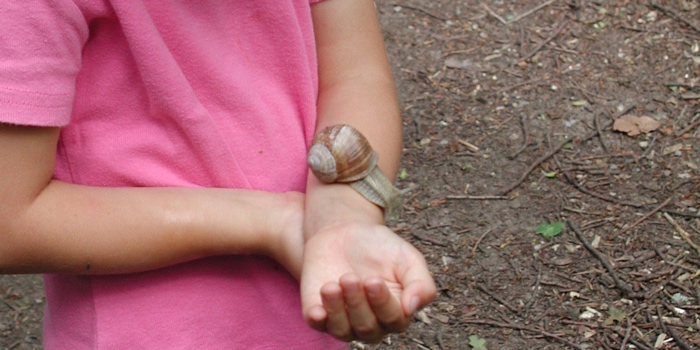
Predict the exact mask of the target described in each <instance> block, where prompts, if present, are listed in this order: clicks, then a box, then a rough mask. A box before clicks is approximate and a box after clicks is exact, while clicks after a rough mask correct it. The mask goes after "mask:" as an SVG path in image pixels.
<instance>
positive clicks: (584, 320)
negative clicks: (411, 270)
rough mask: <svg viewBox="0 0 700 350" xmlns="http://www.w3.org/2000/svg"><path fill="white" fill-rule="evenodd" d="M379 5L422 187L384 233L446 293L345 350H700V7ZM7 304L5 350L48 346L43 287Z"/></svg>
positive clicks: (0, 286) (686, 1) (11, 279)
mask: <svg viewBox="0 0 700 350" xmlns="http://www.w3.org/2000/svg"><path fill="white" fill-rule="evenodd" d="M377 8H378V10H379V12H380V14H381V20H382V24H383V27H384V29H385V39H386V44H387V47H388V51H389V54H390V57H391V59H392V62H393V64H394V67H395V76H396V80H397V84H398V86H399V93H400V98H401V101H402V107H403V111H404V134H405V152H404V158H403V170H402V171H401V174H400V175H401V176H400V180H399V186H400V187H404V188H407V187H411V186H416V188H415V189H414V190H413V191H412V192H410V193H409V194H408V195H407V196H406V198H405V206H404V211H403V213H402V215H401V216H400V217H399V218H398V219H397V220H395V221H393V222H391V223H390V226H391V227H392V228H394V229H395V230H396V232H398V233H399V234H400V235H402V236H403V237H405V238H406V239H408V240H410V241H411V242H413V243H414V244H415V245H416V246H417V247H418V248H419V249H420V250H421V251H422V252H424V253H425V255H426V257H427V260H428V261H429V263H430V267H431V270H432V272H433V274H434V277H435V279H436V280H437V283H438V286H439V289H440V293H439V296H438V298H437V300H436V301H435V302H434V303H433V304H431V305H429V306H428V307H426V308H425V309H423V310H422V311H421V312H419V313H418V314H417V315H416V319H415V322H414V323H413V325H412V326H411V327H410V329H409V331H408V332H407V333H405V334H401V335H392V336H389V337H387V338H386V339H385V340H384V341H383V342H382V343H380V344H377V345H367V344H361V343H354V344H353V345H352V347H353V348H355V349H441V350H444V349H471V348H474V349H486V348H488V349H568V348H575V349H635V348H636V349H697V348H699V347H700V316H699V314H700V276H699V275H700V272H699V271H700V248H699V247H698V245H699V244H700V212H699V211H700V142H698V139H699V138H700V126H699V124H700V2H698V1H697V0H669V1H661V2H658V3H655V2H654V3H652V2H650V3H647V2H645V1H632V0H611V1H600V0H598V1H591V0H551V1H544V0H538V1H534V0H529V1H506V0H490V1H477V0H432V1H427V0H393V2H392V0H382V1H378V3H377ZM644 117H650V118H651V119H653V120H655V121H658V122H659V123H658V125H655V124H654V123H651V124H649V123H646V122H648V120H649V119H648V118H644ZM620 118H622V119H627V120H628V123H627V124H628V125H627V127H631V128H632V129H635V128H639V127H641V128H642V130H641V131H637V132H635V130H632V131H629V130H630V129H627V128H625V126H624V125H621V124H615V127H613V122H614V121H615V120H616V119H620ZM630 122H631V126H630ZM618 123H621V122H618ZM635 123H636V124H635ZM638 124H639V125H638ZM616 129H623V130H625V131H618V130H616ZM635 134H636V135H635ZM542 224H545V226H540V225H542ZM538 226H539V229H538ZM560 227H561V228H562V231H561V232H560V233H559V234H558V235H555V234H556V233H557V231H558V230H557V229H558V228H560ZM537 231H544V233H545V235H548V234H551V235H553V237H545V236H544V235H543V234H540V233H537ZM584 242H585V244H584ZM0 301H2V302H0V315H1V316H0V348H11V349H30V348H39V347H40V342H41V341H40V339H41V335H40V320H41V315H42V309H43V302H44V299H43V295H42V291H41V281H40V279H39V278H38V277H37V276H2V277H0Z"/></svg>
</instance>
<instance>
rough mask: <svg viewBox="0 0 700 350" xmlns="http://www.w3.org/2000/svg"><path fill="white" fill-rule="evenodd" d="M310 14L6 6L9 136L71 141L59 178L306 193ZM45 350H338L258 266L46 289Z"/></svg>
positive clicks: (232, 264) (3, 113) (52, 278)
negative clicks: (43, 134) (37, 134)
mask: <svg viewBox="0 0 700 350" xmlns="http://www.w3.org/2000/svg"><path fill="white" fill-rule="evenodd" d="M315 1H316V0H256V1H221V0H202V1H191V0H168V1H165V0H150V1H143V0H75V1H72V0H22V1H2V3H0V23H3V24H2V26H0V122H9V123H15V124H24V125H36V126H60V127H63V129H62V132H61V137H60V140H59V145H58V154H57V164H56V170H55V177H56V178H57V179H60V180H63V181H67V182H71V183H76V184H84V185H93V186H132V187H139V186H202V187H224V188H250V189H260V190H267V191H289V190H296V191H303V190H304V188H305V180H306V174H307V167H306V163H305V153H306V148H307V145H308V143H309V141H310V139H311V137H312V136H313V132H314V125H315V118H316V96H317V85H318V84H317V72H316V56H315V48H314V37H313V26H312V22H311V12H310V3H312V2H315ZM45 286H46V296H47V308H46V314H45V320H44V342H45V347H46V348H47V349H88V348H90V349H96V348H99V349H194V348H196V349H328V348H338V347H343V346H344V344H343V343H341V342H338V341H335V340H333V339H332V338H330V337H329V336H327V335H324V334H321V333H318V332H315V331H313V330H312V329H310V328H309V327H308V326H307V325H306V324H305V323H304V321H303V319H302V315H301V306H300V300H299V299H300V297H299V289H298V285H297V281H295V280H294V279H293V278H292V277H291V276H290V275H289V274H288V273H287V272H286V271H285V270H284V269H283V268H282V267H280V266H279V265H278V264H277V263H275V262H274V261H271V260H269V259H265V258H262V257H254V256H225V257H212V258H206V259H201V260H197V261H193V262H189V263H185V264H180V265H176V266H171V267H168V268H164V269H160V270H155V271H149V272H144V273H138V274H129V275H110V276H72V275H47V276H46V277H45Z"/></svg>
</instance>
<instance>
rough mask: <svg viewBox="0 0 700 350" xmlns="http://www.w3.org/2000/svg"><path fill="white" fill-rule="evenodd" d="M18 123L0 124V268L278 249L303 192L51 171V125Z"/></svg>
mask: <svg viewBox="0 0 700 350" xmlns="http://www.w3.org/2000/svg"><path fill="white" fill-rule="evenodd" d="M21 130H26V129H22V128H14V127H13V128H9V129H8V128H2V127H0V169H2V171H0V197H1V198H2V201H1V202H0V273H43V272H66V273H95V274H98V273H127V272H137V271H144V270H149V269H153V268H158V267H162V266H167V265H172V264H175V263H179V262H183V261H187V260H191V259H195V258H197V257H203V256H209V255H218V254H234V253H261V254H267V255H273V256H275V257H276V258H278V256H276V255H278V254H280V253H279V251H278V250H279V249H280V248H286V247H281V245H282V244H283V243H284V242H283V239H282V232H281V231H282V229H283V228H284V227H285V224H286V223H287V222H285V221H287V220H292V219H293V215H297V214H296V213H295V211H298V212H301V202H302V195H301V194H273V193H265V192H258V191H247V190H224V189H201V188H102V187H88V186H79V185H72V184H67V183H64V182H60V181H55V180H49V179H50V171H49V169H52V168H53V160H52V158H51V157H52V156H51V155H50V154H51V152H52V149H53V147H55V138H56V135H57V134H56V132H47V131H38V132H36V131H30V132H23V131H21ZM52 143H53V146H52ZM54 151H55V149H54ZM47 174H48V175H47ZM47 176H48V177H49V178H47ZM297 229H298V230H299V231H300V229H299V228H297ZM286 230H288V231H292V228H286ZM298 235H299V236H300V235H301V234H300V233H298ZM281 258H282V259H284V258H285V257H284V256H283V257H281ZM283 263H286V262H283Z"/></svg>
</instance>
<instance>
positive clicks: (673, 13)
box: [649, 1, 700, 33]
mask: <svg viewBox="0 0 700 350" xmlns="http://www.w3.org/2000/svg"><path fill="white" fill-rule="evenodd" d="M649 6H651V7H653V8H655V9H657V10H660V11H661V12H663V13H665V14H667V15H669V16H671V17H675V18H676V19H678V20H679V21H681V22H683V23H684V24H685V25H687V26H688V27H690V28H692V29H693V30H695V31H696V32H698V33H700V27H699V26H697V25H695V24H694V23H693V22H691V21H689V20H687V19H685V18H683V16H681V15H680V14H679V13H678V12H676V10H674V9H672V8H670V7H666V6H663V5H661V4H659V3H657V2H656V1H651V3H650V4H649Z"/></svg>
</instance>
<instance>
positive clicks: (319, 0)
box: [309, 0, 324, 5]
mask: <svg viewBox="0 0 700 350" xmlns="http://www.w3.org/2000/svg"><path fill="white" fill-rule="evenodd" d="M321 1H324V0H309V4H311V5H313V4H316V3H319V2H321Z"/></svg>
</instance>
